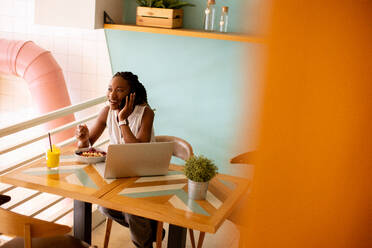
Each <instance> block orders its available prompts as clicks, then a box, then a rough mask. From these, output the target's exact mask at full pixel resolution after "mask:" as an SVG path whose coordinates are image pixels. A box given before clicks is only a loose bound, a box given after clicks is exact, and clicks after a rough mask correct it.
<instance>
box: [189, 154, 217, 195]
mask: <svg viewBox="0 0 372 248" xmlns="http://www.w3.org/2000/svg"><path fill="white" fill-rule="evenodd" d="M217 171H218V168H217V166H216V165H215V164H214V163H213V162H212V161H211V160H210V159H208V158H206V157H204V156H202V155H201V156H192V157H191V158H189V159H188V160H186V163H185V167H184V173H185V175H186V177H187V178H188V194H189V198H191V199H194V200H204V199H205V197H206V195H207V189H208V182H209V181H210V180H211V179H212V178H213V177H214V176H215V175H216V174H217Z"/></svg>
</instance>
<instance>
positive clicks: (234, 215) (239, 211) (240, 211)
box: [227, 151, 256, 248]
mask: <svg viewBox="0 0 372 248" xmlns="http://www.w3.org/2000/svg"><path fill="white" fill-rule="evenodd" d="M255 153H256V152H255V151H251V152H245V153H242V154H239V155H237V156H235V157H233V158H232V159H231V160H230V163H231V164H252V162H253V159H252V157H254V156H255ZM249 199H250V196H249V194H248V193H246V194H245V195H244V196H242V198H241V199H240V200H239V202H238V203H237V204H236V206H235V208H234V209H233V211H232V212H231V214H230V215H229V216H228V217H227V219H228V220H230V221H231V222H233V223H234V224H235V225H236V227H237V228H238V230H239V233H240V234H242V233H244V229H245V228H246V227H245V223H244V222H243V221H244V220H246V219H247V216H246V214H247V211H246V209H245V207H246V206H247V204H248V201H249ZM245 247H247V246H246V240H245V237H244V235H241V236H240V239H239V248H245Z"/></svg>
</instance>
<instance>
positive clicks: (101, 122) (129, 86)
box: [76, 72, 157, 248]
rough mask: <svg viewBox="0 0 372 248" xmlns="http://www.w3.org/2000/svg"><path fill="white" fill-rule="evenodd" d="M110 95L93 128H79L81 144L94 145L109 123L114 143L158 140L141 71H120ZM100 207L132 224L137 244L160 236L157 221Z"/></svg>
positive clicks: (77, 136) (126, 224)
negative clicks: (157, 231)
mask: <svg viewBox="0 0 372 248" xmlns="http://www.w3.org/2000/svg"><path fill="white" fill-rule="evenodd" d="M107 99H108V102H109V106H106V107H104V108H103V109H102V110H101V112H100V113H99V116H98V118H97V120H96V122H95V124H94V125H93V127H92V128H91V129H90V130H89V129H88V127H87V126H86V125H79V127H78V128H77V130H76V138H77V139H78V140H79V143H78V146H79V147H80V148H82V147H88V146H90V145H93V144H94V142H95V141H96V140H97V139H98V138H99V137H100V136H101V135H102V133H103V131H104V129H105V128H106V127H107V129H108V133H109V136H110V143H111V144H124V143H139V142H155V135H154V130H153V122H154V111H153V110H152V109H151V108H150V106H149V104H148V102H147V93H146V89H145V87H144V86H143V85H142V84H141V83H140V82H139V81H138V77H137V75H134V74H133V73H131V72H118V73H116V74H115V75H114V76H113V78H112V80H111V81H110V83H109V85H108V88H107ZM100 210H101V212H102V213H103V214H105V215H106V216H107V217H108V218H110V219H113V220H115V221H117V222H118V223H119V224H121V225H123V226H125V227H129V229H130V231H131V238H132V241H133V243H134V244H135V245H136V247H145V248H147V247H152V243H153V241H155V238H156V235H155V234H156V226H157V222H156V221H153V220H150V219H146V218H143V217H139V216H135V215H131V214H127V213H122V212H119V211H116V210H112V209H108V208H103V207H100ZM154 237H155V238H154Z"/></svg>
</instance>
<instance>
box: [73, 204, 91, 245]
mask: <svg viewBox="0 0 372 248" xmlns="http://www.w3.org/2000/svg"><path fill="white" fill-rule="evenodd" d="M74 237H75V238H78V239H80V240H83V241H85V242H87V243H88V244H91V242H92V203H88V202H83V201H78V200H74Z"/></svg>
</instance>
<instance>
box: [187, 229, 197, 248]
mask: <svg viewBox="0 0 372 248" xmlns="http://www.w3.org/2000/svg"><path fill="white" fill-rule="evenodd" d="M189 234H190V240H191V247H192V248H196V246H195V238H194V230H192V229H189Z"/></svg>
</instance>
